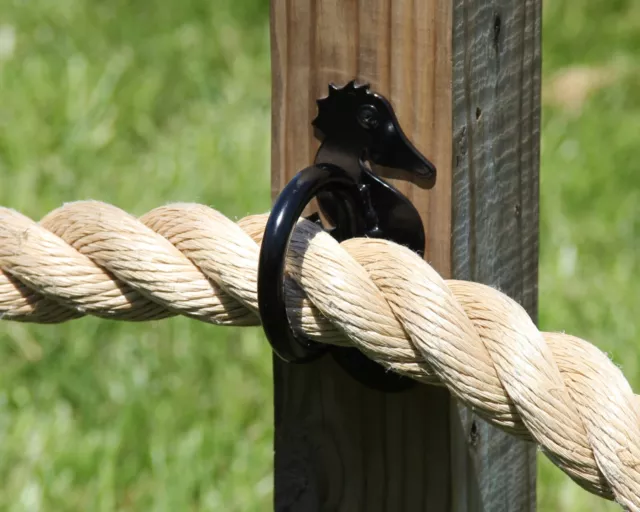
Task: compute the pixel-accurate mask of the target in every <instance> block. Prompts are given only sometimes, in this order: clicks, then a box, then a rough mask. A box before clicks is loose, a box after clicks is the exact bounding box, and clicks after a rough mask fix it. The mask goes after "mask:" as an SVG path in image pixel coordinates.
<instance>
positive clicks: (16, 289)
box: [0, 201, 640, 510]
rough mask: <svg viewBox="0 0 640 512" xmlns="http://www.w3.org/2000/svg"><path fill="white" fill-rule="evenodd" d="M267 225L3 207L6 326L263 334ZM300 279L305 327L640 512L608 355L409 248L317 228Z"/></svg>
mask: <svg viewBox="0 0 640 512" xmlns="http://www.w3.org/2000/svg"><path fill="white" fill-rule="evenodd" d="M266 218H267V217H266V215H257V216H252V217H247V218H244V219H242V220H240V221H239V222H238V223H237V224H236V223H234V222H232V221H231V220H229V219H227V218H226V217H224V216H223V215H222V214H220V213H218V212H216V211H215V210H212V209H210V208H207V207H205V206H202V205H197V204H173V205H168V206H164V207H160V208H157V209H155V210H153V211H151V212H149V213H147V214H146V215H144V216H143V217H142V218H141V219H139V220H137V219H135V218H134V217H132V216H130V215H128V214H127V213H125V212H123V211H122V210H119V209H118V208H116V207H114V206H111V205H107V204H104V203H99V202H91V201H89V202H77V203H71V204H67V205H65V206H63V207H62V208H59V209H57V210H55V211H53V212H51V213H50V214H49V215H47V216H46V217H45V218H44V219H42V221H41V222H40V223H39V224H38V223H35V222H33V221H32V220H30V219H28V218H27V217H24V216H23V215H21V214H19V213H18V212H16V211H13V210H9V209H3V208H0V316H2V317H3V318H5V319H9V320H20V321H29V322H40V323H53V322H61V321H65V320H69V319H72V318H77V317H80V316H82V315H87V314H89V315H95V316H99V317H103V318H112V319H119V320H152V319H159V318H165V317H168V316H172V315H176V314H183V315H187V316H190V317H193V318H196V319H198V320H202V321H205V322H211V323H216V324H222V325H257V324H259V323H260V322H259V318H258V302H257V285H256V280H257V269H258V254H259V244H260V242H261V237H262V233H263V230H264V226H265V222H266ZM287 271H288V276H289V280H288V281H287V283H286V287H287V307H288V314H289V318H290V321H291V324H292V326H293V327H294V329H296V330H297V331H299V332H301V333H302V334H304V335H305V336H308V337H311V338H313V339H316V340H318V341H320V342H324V343H332V344H340V345H344V344H353V345H355V346H356V347H358V348H359V349H360V350H362V351H363V352H364V353H365V354H366V355H367V356H369V357H370V358H372V359H374V360H375V361H378V362H379V363H381V364H382V365H384V366H386V367H387V368H389V369H391V370H393V371H396V372H399V373H402V374H404V375H408V376H410V377H412V378H414V379H417V380H419V381H422V382H426V383H431V384H439V385H445V386H447V388H448V389H449V390H450V391H451V392H452V393H453V395H455V396H456V397H457V398H458V399H459V400H460V401H461V402H463V403H464V404H466V405H467V406H470V407H472V408H473V410H474V411H475V412H476V413H477V414H479V415H480V416H482V417H483V418H485V419H486V420H487V421H489V422H490V423H492V424H494V425H496V426H498V427H500V428H502V429H504V430H506V431H508V432H510V433H512V434H513V435H516V436H518V437H520V438H522V439H525V440H528V441H535V442H537V443H538V444H539V445H540V447H541V449H542V450H543V451H544V452H545V453H546V454H547V455H548V456H549V458H550V459H551V460H552V461H553V462H554V463H555V464H557V465H558V466H559V467H560V468H562V469H563V470H564V471H565V472H566V473H567V474H568V475H569V476H570V477H571V478H573V479H574V480H575V481H576V482H578V483H579V484H580V485H582V486H583V487H584V488H586V489H588V490H590V491H591V492H594V493H596V494H599V495H601V496H603V497H606V498H610V499H615V500H616V501H618V502H619V503H620V504H621V505H623V506H624V507H626V508H628V509H630V510H640V407H639V402H638V400H637V397H636V396H635V395H634V394H633V391H632V390H631V387H630V386H629V384H628V382H627V381H626V380H625V378H624V376H623V375H622V373H621V372H620V370H619V369H618V368H617V367H616V366H615V365H614V364H613V363H612V362H611V361H610V360H609V358H608V357H607V356H606V355H605V354H604V353H602V352H601V351H600V350H598V349H597V348H596V347H594V346H593V345H591V344H590V343H588V342H586V341H584V340H581V339H579V338H575V337H573V336H568V335H565V334H556V333H541V332H539V331H538V329H537V328H536V326H535V325H534V323H533V322H532V321H531V319H530V318H529V317H528V315H527V314H526V312H525V311H524V310H523V309H522V307H521V306H520V305H518V304H517V303H516V302H515V301H513V300H512V299H510V298H509V297H507V296H506V295H504V294H502V293H501V292H499V291H497V290H495V289H493V288H490V287H488V286H484V285H481V284H477V283H471V282H464V281H445V280H443V279H442V278H441V277H440V276H439V275H438V273H437V272H436V271H435V270H433V269H432V268H431V267H430V266H429V265H428V264H427V263H426V262H424V261H423V260H422V259H421V258H419V257H418V256H417V255H415V254H414V253H412V252H411V251H409V250H408V249H406V248H404V247H401V246H398V245H395V244H393V243H391V242H387V241H384V240H373V239H364V238H356V239H351V240H348V241H346V242H343V243H342V244H338V243H337V242H336V241H335V240H334V239H333V238H331V236H329V235H328V234H326V233H324V232H322V231H321V229H320V228H319V227H318V226H316V225H315V224H312V223H310V222H307V221H301V222H300V223H299V225H298V228H297V229H296V232H295V233H294V235H293V237H292V240H291V244H290V248H289V254H288V261H287Z"/></svg>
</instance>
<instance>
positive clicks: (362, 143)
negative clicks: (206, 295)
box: [258, 82, 436, 391]
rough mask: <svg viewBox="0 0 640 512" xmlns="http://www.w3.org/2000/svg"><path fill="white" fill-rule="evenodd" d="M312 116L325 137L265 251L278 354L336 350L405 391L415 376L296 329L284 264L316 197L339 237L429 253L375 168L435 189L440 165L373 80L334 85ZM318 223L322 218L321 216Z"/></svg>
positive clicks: (282, 200)
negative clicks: (414, 139) (416, 142)
mask: <svg viewBox="0 0 640 512" xmlns="http://www.w3.org/2000/svg"><path fill="white" fill-rule="evenodd" d="M317 103H318V116H317V117H316V119H314V121H313V125H314V127H315V135H316V137H317V138H318V139H319V140H320V141H321V142H322V144H321V146H320V149H319V150H318V153H317V154H316V158H315V164H314V165H312V166H311V167H308V168H306V169H304V170H303V171H300V172H299V173H298V174H297V175H296V176H295V177H294V178H293V179H292V180H291V181H290V182H289V183H288V184H287V185H286V187H285V188H284V189H283V190H282V192H281V193H280V195H279V196H278V199H277V200H276V203H275V204H274V207H273V210H272V212H271V215H270V216H269V220H268V222H267V226H266V229H265V233H264V238H263V242H262V248H261V251H260V264H259V270H258V302H259V308H260V316H261V318H262V325H263V328H264V331H265V333H266V335H267V338H268V339H269V342H270V343H271V345H272V347H273V349H274V351H275V352H276V354H278V356H280V357H281V358H282V359H284V360H285V361H288V362H292V363H302V362H308V361H311V360H313V359H316V358H317V357H319V356H321V355H322V354H324V353H325V352H327V351H331V352H332V355H333V357H334V359H335V360H336V361H337V362H338V363H339V364H340V365H341V366H342V367H343V368H344V369H345V370H346V371H347V372H349V373H350V374H351V375H352V376H354V377H355V378H356V379H358V380H359V381H360V382H362V383H363V384H365V385H367V386H369V387H372V388H375V389H379V390H381V391H401V390H404V389H407V388H408V387H410V386H411V385H413V381H410V380H409V379H407V378H404V377H400V376H398V375H396V374H393V373H391V372H388V371H386V370H385V369H384V368H383V367H382V366H380V365H378V364H376V363H374V362H373V361H371V360H370V359H368V358H367V357H365V356H364V355H363V354H362V353H361V352H360V351H358V350H357V349H354V348H342V347H331V348H329V347H328V346H325V345H320V344H317V343H315V342H312V341H310V340H305V339H302V338H301V337H299V336H296V334H295V333H294V332H293V330H292V329H291V326H290V325H289V321H288V318H287V314H286V305H285V301H284V298H285V292H284V268H285V257H286V252H287V247H288V245H289V239H290V237H291V233H292V232H293V229H294V227H295V225H296V223H297V220H298V218H299V217H300V215H301V214H302V212H303V210H304V208H305V207H306V205H307V204H308V203H309V202H310V201H311V199H313V198H314V197H317V200H318V205H319V207H320V211H321V212H322V214H323V215H324V216H325V218H327V219H328V220H329V222H330V223H331V224H332V227H331V228H330V229H328V231H329V232H330V233H331V235H332V236H333V237H334V238H336V239H337V240H338V241H342V240H346V239H347V238H351V237H355V236H366V237H372V238H385V239H388V240H392V241H394V242H396V243H399V244H402V245H405V246H407V247H409V248H411V249H412V250H414V251H416V252H418V253H420V254H423V252H424V245H425V236H424V228H423V225H422V221H421V219H420V215H419V213H418V211H417V210H416V209H415V207H414V206H413V205H412V204H411V202H410V201H409V200H408V199H407V198H406V197H404V196H403V195H402V194H401V193H400V192H399V191H398V190H397V189H395V188H394V187H393V186H391V185H390V184H388V183H386V182H385V181H383V180H382V179H381V178H380V177H378V176H377V174H378V173H379V174H383V175H384V174H386V175H388V174H390V173H391V174H392V175H394V176H397V177H402V175H403V174H404V175H405V177H406V178H409V179H418V180H419V184H420V185H421V186H423V187H425V188H430V187H432V186H433V184H434V182H435V175H436V169H435V167H434V166H433V164H432V163H431V162H429V161H428V160H427V159H426V158H425V157H424V156H422V155H421V154H420V152H419V151H418V150H417V149H416V148H415V147H414V146H413V145H412V144H411V142H410V141H409V140H408V139H407V137H406V136H405V135H404V133H403V132H402V129H401V128H400V125H399V123H398V120H397V119H396V116H395V114H394V112H393V108H392V107H391V105H390V103H389V102H388V101H387V100H386V99H385V98H384V97H382V96H380V95H379V94H376V93H373V92H371V91H370V90H369V87H368V86H367V85H356V84H355V82H349V83H348V84H347V85H346V86H344V87H342V88H338V87H336V86H334V85H333V84H332V85H330V86H329V96H328V97H327V98H324V99H321V100H318V102H317ZM374 171H376V173H374ZM315 219H316V220H317V221H318V222H319V217H317V216H316V217H315Z"/></svg>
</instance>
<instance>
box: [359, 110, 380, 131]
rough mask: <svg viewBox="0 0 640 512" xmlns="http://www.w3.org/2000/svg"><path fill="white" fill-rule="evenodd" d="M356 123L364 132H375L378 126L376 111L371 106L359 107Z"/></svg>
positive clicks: (378, 116) (378, 118)
mask: <svg viewBox="0 0 640 512" xmlns="http://www.w3.org/2000/svg"><path fill="white" fill-rule="evenodd" d="M357 117H358V123H360V126H362V127H363V128H364V129H366V130H375V129H376V128H377V127H378V126H379V125H380V115H379V113H378V109H377V108H376V107H374V106H373V105H369V104H367V105H361V106H360V107H359V108H358V113H357Z"/></svg>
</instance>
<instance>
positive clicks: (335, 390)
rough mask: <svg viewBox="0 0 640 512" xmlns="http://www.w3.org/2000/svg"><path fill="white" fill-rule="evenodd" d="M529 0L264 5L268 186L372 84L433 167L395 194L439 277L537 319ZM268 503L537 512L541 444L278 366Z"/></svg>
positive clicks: (321, 374) (535, 118) (410, 395)
mask: <svg viewBox="0 0 640 512" xmlns="http://www.w3.org/2000/svg"><path fill="white" fill-rule="evenodd" d="M540 10H541V1H540V0H368V1H365V0H272V7H271V35H272V37H271V40H272V48H271V50H272V67H273V142H272V187H273V188H272V191H273V194H274V195H275V194H277V192H278V191H279V190H280V189H281V188H282V187H283V186H284V185H285V184H286V182H287V181H288V180H289V179H290V178H291V177H292V176H293V175H294V174H295V173H296V172H297V171H298V170H300V169H302V168H304V167H306V166H307V165H309V164H310V163H311V162H312V161H313V158H314V155H315V150H316V149H317V143H316V141H315V139H314V138H313V134H312V130H311V126H310V121H311V120H312V119H313V118H314V117H315V114H316V104H315V100H316V98H319V97H322V96H324V95H325V94H326V90H327V84H328V83H329V82H335V83H337V84H344V83H346V82H348V81H349V80H351V79H353V78H357V79H358V80H360V81H363V82H369V83H371V85H372V88H373V89H375V90H377V91H379V92H381V93H382V94H384V95H385V96H387V97H388V98H389V99H390V100H391V102H392V103H393V105H394V108H395V110H396V113H397V114H398V117H399V120H400V123H401V125H402V126H403V128H404V129H405V131H406V132H407V135H408V136H409V137H410V138H411V140H412V141H413V142H414V143H415V144H416V146H418V148H419V149H420V150H421V151H422V152H423V153H424V154H425V155H426V156H427V157H428V158H429V159H431V160H432V161H433V162H434V163H435V164H436V166H437V168H438V179H437V183H436V186H435V188H433V189H432V190H423V189H421V188H420V187H418V186H417V185H414V184H412V183H408V182H398V181H395V182H394V183H395V185H396V186H397V187H398V188H399V189H400V190H401V191H402V192H403V193H405V194H406V195H407V196H408V197H409V198H411V199H412V201H413V202H414V204H415V205H416V207H417V208H418V209H419V211H420V213H421V215H422V217H423V220H424V223H425V227H426V229H427V252H426V258H427V259H428V261H429V262H430V263H431V264H432V265H433V266H434V267H435V268H436V269H437V270H439V271H440V273H441V274H443V275H444V276H445V277H450V276H454V277H457V278H461V279H468V280H475V281H480V282H483V283H488V284H492V285H495V286H497V287H499V288H500V289H501V290H502V291H504V292H505V293H507V294H508V295H510V296H511V297H513V298H515V299H516V300H518V301H520V302H521V303H522V304H523V305H524V306H525V308H526V309H527V310H528V311H529V313H530V314H531V315H532V316H533V317H534V318H535V315H536V301H537V259H538V255H537V248H538V145H539V93H540ZM274 374H275V407H276V439H275V508H276V510H282V511H312V510H327V511H329V510H330V511H334V510H340V511H348V512H356V511H367V512H370V511H383V510H384V511H426V510H429V511H449V510H455V511H479V510H484V511H491V512H494V511H516V510H531V509H534V508H535V470H536V466H535V449H534V447H533V445H528V444H524V443H521V442H518V441H515V440H513V439H512V438H510V437H508V436H507V435H506V434H503V433H501V432H499V431H497V430H495V429H493V428H491V427H489V426H487V425H486V424H485V423H484V422H483V421H481V420H479V419H477V418H475V417H474V415H473V414H472V413H470V412H469V411H466V410H464V409H460V408H459V407H458V406H457V404H456V403H455V402H453V401H452V400H451V399H450V398H449V395H448V394H447V392H446V391H444V390H442V389H438V388H434V387H428V386H419V387H418V389H415V390H412V391H410V392H405V393H400V394H390V395H385V394H383V393H379V392H376V391H372V390H370V389H366V388H365V387H363V386H362V385H361V384H359V383H358V382H356V381H355V380H353V379H352V378H350V377H349V376H347V375H346V374H345V373H344V372H343V370H342V369H341V368H339V367H338V366H337V365H336V364H335V363H334V362H333V360H332V359H331V358H323V359H322V360H320V361H319V362H316V363H313V364H309V365H303V366H296V365H287V364H283V363H281V362H280V361H278V360H275V362H274Z"/></svg>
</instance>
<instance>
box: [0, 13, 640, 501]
mask: <svg viewBox="0 0 640 512" xmlns="http://www.w3.org/2000/svg"><path fill="white" fill-rule="evenodd" d="M543 27H544V36H543V42H544V60H543V62H544V64H543V69H544V93H543V100H544V101H543V103H544V109H543V131H542V155H541V156H542V179H541V196H542V198H541V267H540V323H541V327H543V328H544V329H548V330H566V331H568V332H571V333H573V334H576V335H580V336H583V337H585V338H586V339H589V340H592V341H594V342H595V343H596V344H597V345H598V346H600V347H601V348H602V349H603V350H605V351H606V352H608V353H609V354H611V356H612V357H613V359H614V360H615V361H616V362H617V363H618V364H620V365H621V366H622V368H623V370H624V372H625V374H626V375H627V376H628V377H629V379H630V380H631V381H632V383H633V385H634V388H635V389H640V385H639V384H640V373H639V372H640V368H639V367H638V353H639V349H640V347H639V346H638V342H637V337H638V328H637V325H638V320H637V310H638V306H639V305H640V301H639V300H638V298H639V296H640V293H639V291H640V290H639V287H638V283H637V281H636V280H635V279H634V276H636V275H637V274H638V271H639V270H640V268H639V267H640V263H639V259H638V255H639V254H640V252H639V251H640V176H639V175H638V174H637V171H638V165H637V161H638V156H639V154H640V149H638V148H640V145H639V142H638V141H639V140H640V87H639V85H640V4H639V3H638V2H634V1H633V0H610V1H608V2H603V1H598V0H582V1H579V2H577V1H576V2H571V1H570V0H548V1H546V3H545V5H544V24H543ZM268 51H269V50H268V5H267V2H266V0H216V1H215V2H212V1H211V0H183V1H181V2H160V1H155V2H154V1H151V2H144V3H143V2H130V1H125V0H111V1H110V2H103V1H99V0H56V1H55V2H51V1H48V0H30V1H28V2H27V1H26V0H6V1H5V2H2V3H0V204H2V205H4V206H9V207H13V208H16V209H18V210H20V211H22V212H23V213H25V214H27V215H30V216H32V217H33V218H40V217H41V216H42V215H44V214H45V213H46V212H48V211H49V210H51V209H53V208H55V207H57V206H59V205H60V204H62V203H64V202H66V201H72V200H76V199H89V198H91V199H99V200H103V201H107V202H110V203H113V204H115V205H117V206H120V207H122V208H123V209H125V210H127V211H129V212H131V213H134V214H142V213H144V212H145V211H147V210H149V209H151V208H153V207H155V206H158V205H160V204H163V203H166V202H169V201H195V202H201V203H204V204H209V205H212V206H214V207H215V208H217V209H219V210H221V211H222V212H224V213H225V214H227V215H229V216H232V217H234V216H243V215H245V214H247V213H255V212H260V211H265V210H266V209H268V205H269V91H270V83H269V59H268ZM585 77H586V78H585ZM585 83H586V85H585ZM567 84H568V85H567ZM228 361H232V362H233V363H232V364H228ZM271 397H272V388H271V375H270V355H269V349H268V348H267V345H266V343H265V342H264V341H263V338H262V335H261V334H260V331H259V330H258V329H243V330H240V329H231V328H227V329H222V328H213V327H211V326H206V325H201V324H198V323H197V322H194V321H189V320H186V319H180V318H178V319H171V320H166V321H162V322H155V323H149V324H145V325H144V326H136V325H130V324H118V323H114V322H107V321H101V320H94V319H90V318H87V319H82V320H80V321H75V322H71V323H69V324H68V325H62V326H58V327H55V328H54V327H39V326H30V325H23V324H13V323H4V324H2V325H1V327H0V440H1V442H0V481H1V482H2V484H1V485H0V510H6V511H12V512H13V511H23V510H26V511H49V510H55V511H67V510H68V511H78V510H91V511H112V510H121V511H128V510H131V511H133V510H153V511H158V512H160V511H176V510H194V511H195V510H225V511H230V512H231V511H251V510H268V509H269V508H270V506H271V487H272V473H271V460H272V447H271V438H272V434H273V432H272V426H271V425H272V404H271ZM539 476H540V479H539V510H545V511H552V510H553V511H555V510H561V511H569V512H571V511H582V510H592V511H604V510H618V509H617V507H615V506H612V505H611V504H607V503H605V502H604V501H602V500H599V499H597V498H594V497H591V496H589V495H588V494H587V493H585V492H584V491H582V490H580V489H579V488H578V487H577V486H576V485H575V484H573V483H572V482H570V481H569V480H568V478H566V477H565V476H564V475H562V474H561V473H560V472H559V471H558V470H556V469H555V468H554V467H553V466H552V465H551V464H550V463H548V462H547V461H546V460H545V459H544V458H542V457H541V458H540V470H539Z"/></svg>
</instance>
